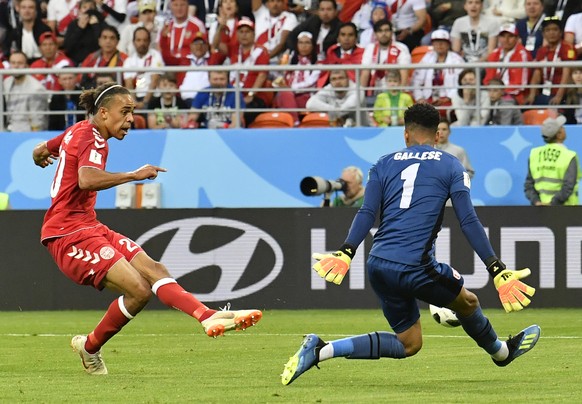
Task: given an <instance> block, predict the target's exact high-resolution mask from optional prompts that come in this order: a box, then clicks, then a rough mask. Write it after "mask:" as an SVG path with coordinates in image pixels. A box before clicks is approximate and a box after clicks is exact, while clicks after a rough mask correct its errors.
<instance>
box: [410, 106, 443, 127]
mask: <svg viewBox="0 0 582 404" xmlns="http://www.w3.org/2000/svg"><path fill="white" fill-rule="evenodd" d="M440 119H441V116H440V114H439V111H437V109H436V108H435V107H433V106H432V105H430V104H428V103H425V102H423V103H418V104H414V105H412V106H411V107H409V108H408V109H407V110H406V111H404V126H405V127H412V126H416V127H421V128H424V129H427V130H429V131H431V132H432V131H434V132H436V131H437V129H438V127H439V122H440Z"/></svg>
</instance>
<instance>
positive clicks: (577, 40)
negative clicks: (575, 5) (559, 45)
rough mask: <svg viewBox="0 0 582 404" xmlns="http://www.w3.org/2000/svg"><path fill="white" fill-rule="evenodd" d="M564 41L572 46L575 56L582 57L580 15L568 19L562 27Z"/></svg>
mask: <svg viewBox="0 0 582 404" xmlns="http://www.w3.org/2000/svg"><path fill="white" fill-rule="evenodd" d="M564 41H565V42H567V43H569V44H572V45H574V49H576V55H578V56H580V55H582V13H578V14H572V15H571V16H570V17H568V20H567V21H566V26H565V27H564Z"/></svg>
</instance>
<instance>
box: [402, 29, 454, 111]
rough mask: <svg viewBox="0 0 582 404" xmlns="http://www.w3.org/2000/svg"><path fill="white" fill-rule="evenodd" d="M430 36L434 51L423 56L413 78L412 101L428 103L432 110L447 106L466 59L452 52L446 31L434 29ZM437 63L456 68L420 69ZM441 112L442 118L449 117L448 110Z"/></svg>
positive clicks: (449, 38)
mask: <svg viewBox="0 0 582 404" xmlns="http://www.w3.org/2000/svg"><path fill="white" fill-rule="evenodd" d="M430 37H431V43H432V48H433V49H432V50H431V51H428V52H427V53H425V54H424V56H423V57H422V59H421V60H420V62H419V64H418V67H417V68H416V69H415V70H414V73H413V75H412V87H413V88H414V99H415V100H416V102H428V103H429V104H432V105H434V106H435V107H439V106H450V105H451V100H452V99H453V97H454V96H455V92H456V91H457V82H458V80H459V74H460V73H461V71H462V70H463V66H462V65H463V64H464V63H465V60H464V59H463V58H462V57H461V56H459V55H458V54H457V53H455V52H453V51H451V37H450V36H449V33H448V32H447V31H446V30H444V29H437V30H434V31H433V32H432V34H431V36H430ZM436 63H442V64H446V65H452V64H455V65H459V68H446V69H439V68H432V67H431V68H422V65H423V64H430V65H432V64H436ZM440 112H441V116H444V115H448V114H447V112H448V111H447V110H442V111H440Z"/></svg>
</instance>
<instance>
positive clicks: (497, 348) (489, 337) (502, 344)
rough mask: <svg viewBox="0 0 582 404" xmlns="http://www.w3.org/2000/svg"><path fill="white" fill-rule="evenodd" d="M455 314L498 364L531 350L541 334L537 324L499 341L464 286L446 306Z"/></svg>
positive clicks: (504, 364)
mask: <svg viewBox="0 0 582 404" xmlns="http://www.w3.org/2000/svg"><path fill="white" fill-rule="evenodd" d="M447 307H448V308H450V309H451V310H453V311H455V312H456V313H457V318H458V319H459V321H460V323H461V325H462V326H463V329H464V330H465V332H466V333H467V335H469V336H470V337H471V338H473V340H475V342H476V343H477V345H479V346H480V347H481V348H483V349H484V350H485V351H486V352H487V353H488V354H489V355H491V359H493V362H494V363H495V364H496V365H497V366H507V365H508V364H509V363H511V362H512V361H513V360H514V359H516V358H517V357H519V356H521V355H523V354H524V353H526V352H528V351H529V350H531V349H532V348H533V347H534V346H535V344H536V343H537V341H538V339H539V337H540V332H541V330H540V327H539V326H537V325H535V324H534V325H531V326H529V327H527V328H525V329H524V330H522V331H521V332H519V333H518V334H517V335H515V336H514V337H512V336H510V337H509V338H508V339H507V341H501V340H499V338H498V337H497V333H496V332H495V330H494V329H493V326H492V325H491V322H490V321H489V319H488V318H487V317H486V316H485V315H484V314H483V311H482V310H481V306H480V305H479V299H478V298H477V296H476V295H475V294H474V293H472V292H470V291H468V290H467V289H465V288H462V289H461V292H460V293H459V295H458V296H457V298H456V299H455V300H454V301H453V302H452V303H451V304H450V305H448V306H447Z"/></svg>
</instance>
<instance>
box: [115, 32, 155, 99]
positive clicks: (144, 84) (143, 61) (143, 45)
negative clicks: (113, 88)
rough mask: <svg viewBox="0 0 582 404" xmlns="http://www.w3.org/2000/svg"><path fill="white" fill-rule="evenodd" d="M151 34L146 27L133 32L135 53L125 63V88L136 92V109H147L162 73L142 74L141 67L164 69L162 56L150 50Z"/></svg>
mask: <svg viewBox="0 0 582 404" xmlns="http://www.w3.org/2000/svg"><path fill="white" fill-rule="evenodd" d="M150 44H151V34H150V32H149V31H148V30H147V29H146V28H145V27H138V28H136V30H135V31H134V32H133V46H134V48H135V53H134V54H132V55H131V56H128V57H127V59H125V62H123V67H124V69H126V70H127V71H126V72H124V73H123V82H124V84H125V88H127V89H128V90H134V89H135V93H134V97H135V100H136V104H135V107H136V109H143V108H145V107H146V106H147V105H148V103H149V102H150V100H151V99H152V97H153V96H154V91H155V89H156V88H157V87H158V83H159V80H160V73H156V72H140V71H139V70H138V69H139V68H141V67H163V66H164V61H163V60H162V55H161V54H160V52H158V51H157V50H155V49H150Z"/></svg>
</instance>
